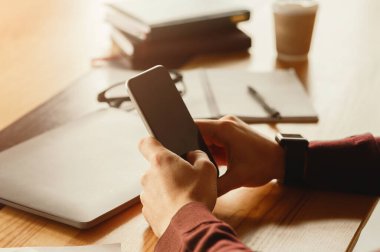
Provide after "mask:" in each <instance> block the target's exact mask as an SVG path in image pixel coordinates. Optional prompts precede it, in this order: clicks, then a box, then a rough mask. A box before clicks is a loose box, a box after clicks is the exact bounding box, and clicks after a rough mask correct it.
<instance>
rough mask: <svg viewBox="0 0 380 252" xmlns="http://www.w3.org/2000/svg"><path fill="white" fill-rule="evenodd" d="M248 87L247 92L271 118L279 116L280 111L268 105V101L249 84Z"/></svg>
mask: <svg viewBox="0 0 380 252" xmlns="http://www.w3.org/2000/svg"><path fill="white" fill-rule="evenodd" d="M247 87H248V92H249V94H250V95H251V96H252V97H253V98H254V99H255V100H256V101H257V102H258V103H259V104H260V106H261V107H262V108H263V109H264V110H265V111H266V112H267V113H268V114H269V115H270V116H271V117H272V118H280V117H281V114H280V112H279V111H278V110H277V109H275V108H273V107H271V106H269V105H268V103H267V102H266V101H265V100H264V98H263V97H262V96H261V95H260V94H259V93H258V92H257V91H256V90H255V89H254V88H253V87H251V86H249V85H248V86H247Z"/></svg>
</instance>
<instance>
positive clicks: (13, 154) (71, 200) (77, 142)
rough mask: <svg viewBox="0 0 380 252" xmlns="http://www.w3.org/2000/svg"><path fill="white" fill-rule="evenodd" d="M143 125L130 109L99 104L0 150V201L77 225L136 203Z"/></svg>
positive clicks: (144, 165)
mask: <svg viewBox="0 0 380 252" xmlns="http://www.w3.org/2000/svg"><path fill="white" fill-rule="evenodd" d="M146 135H147V133H146V130H145V127H144V125H143V124H142V123H141V120H140V118H139V117H138V116H137V114H135V113H127V112H124V111H122V110H117V109H103V110H99V111H96V112H93V113H91V114H89V115H87V116H84V117H82V118H80V119H78V120H75V121H73V122H70V123H68V124H65V125H63V126H61V127H59V128H56V129H53V130H51V131H48V132H46V133H44V134H42V135H39V136H37V137H34V138H32V139H30V140H28V141H26V142H23V143H21V144H19V145H16V146H14V147H12V148H10V149H7V150H5V151H3V152H1V153H0V203H2V204H5V205H9V206H11V207H15V208H18V209H21V210H25V211H27V212H30V213H33V214H37V215H40V216H43V217H46V218H49V219H52V220H55V221H59V222H62V223H65V224H68V225H71V226H74V227H77V228H89V227H92V226H94V225H96V224H98V223H100V222H102V221H104V220H106V219H107V218H109V217H111V216H113V215H114V214H116V213H118V212H120V211H122V210H123V209H125V208H127V207H129V206H131V205H133V204H135V203H137V202H139V194H140V190H141V188H140V183H139V181H140V177H141V175H142V174H143V172H144V170H145V168H147V165H148V164H147V163H146V161H145V160H144V159H143V157H142V155H141V154H140V153H139V151H138V148H137V146H138V142H139V141H140V139H141V138H142V137H144V136H146Z"/></svg>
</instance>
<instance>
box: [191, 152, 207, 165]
mask: <svg viewBox="0 0 380 252" xmlns="http://www.w3.org/2000/svg"><path fill="white" fill-rule="evenodd" d="M186 159H187V161H188V162H189V163H190V164H192V165H195V163H196V162H199V161H210V160H209V158H208V156H207V154H206V153H204V152H203V151H201V150H195V151H190V152H188V153H187V155H186Z"/></svg>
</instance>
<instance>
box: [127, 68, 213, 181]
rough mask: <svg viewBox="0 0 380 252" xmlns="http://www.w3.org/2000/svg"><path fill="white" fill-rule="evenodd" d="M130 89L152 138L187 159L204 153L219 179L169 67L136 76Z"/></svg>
mask: <svg viewBox="0 0 380 252" xmlns="http://www.w3.org/2000/svg"><path fill="white" fill-rule="evenodd" d="M127 89H128V93H129V95H130V97H131V99H132V102H133V103H134V105H135V107H136V109H137V111H138V112H139V114H140V117H141V118H142V120H143V121H144V124H145V126H146V128H147V130H148V131H149V133H150V134H151V135H152V136H154V137H155V138H156V139H157V140H158V141H159V142H160V143H161V144H162V145H163V146H165V147H166V148H167V149H169V150H170V151H172V152H174V153H176V154H177V155H179V156H181V157H182V158H183V159H185V160H186V154H187V153H188V152H189V151H193V150H202V151H203V152H205V153H206V154H207V156H208V158H209V159H210V161H211V162H212V163H213V164H214V165H215V168H216V170H217V174H218V176H219V170H218V166H217V165H216V162H215V160H214V158H213V157H212V155H211V152H210V151H209V149H208V148H207V145H206V144H205V142H204V140H203V137H202V135H201V133H200V131H199V129H198V127H197V125H196V124H195V123H194V120H193V118H192V117H191V115H190V112H189V110H188V109H187V107H186V105H185V103H184V102H183V100H182V97H181V95H180V93H179V92H178V90H177V88H176V86H175V83H174V81H173V80H172V78H171V77H170V74H169V71H168V70H167V69H166V68H165V67H163V66H160V65H159V66H155V67H153V68H150V69H148V70H146V71H144V72H142V73H141V74H139V75H137V76H135V77H133V78H132V79H130V80H129V81H128V82H127Z"/></svg>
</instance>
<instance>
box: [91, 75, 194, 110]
mask: <svg viewBox="0 0 380 252" xmlns="http://www.w3.org/2000/svg"><path fill="white" fill-rule="evenodd" d="M169 73H170V76H171V77H172V76H173V77H172V80H173V84H174V85H176V84H177V83H181V84H182V87H183V89H182V90H180V89H178V88H177V90H178V92H179V93H180V95H181V96H184V95H185V93H186V90H187V89H186V85H185V82H184V81H183V75H182V74H181V73H180V72H178V71H176V70H169ZM124 84H125V81H120V82H117V83H115V84H112V85H111V86H109V87H108V88H106V89H105V90H103V91H102V92H100V93H99V94H98V97H97V100H98V102H106V103H107V104H108V105H109V106H110V107H113V108H120V107H121V104H123V102H131V101H132V100H131V97H130V96H129V95H128V96H121V97H112V98H107V97H106V93H107V92H108V91H110V90H112V89H113V88H115V87H117V86H121V85H124Z"/></svg>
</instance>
